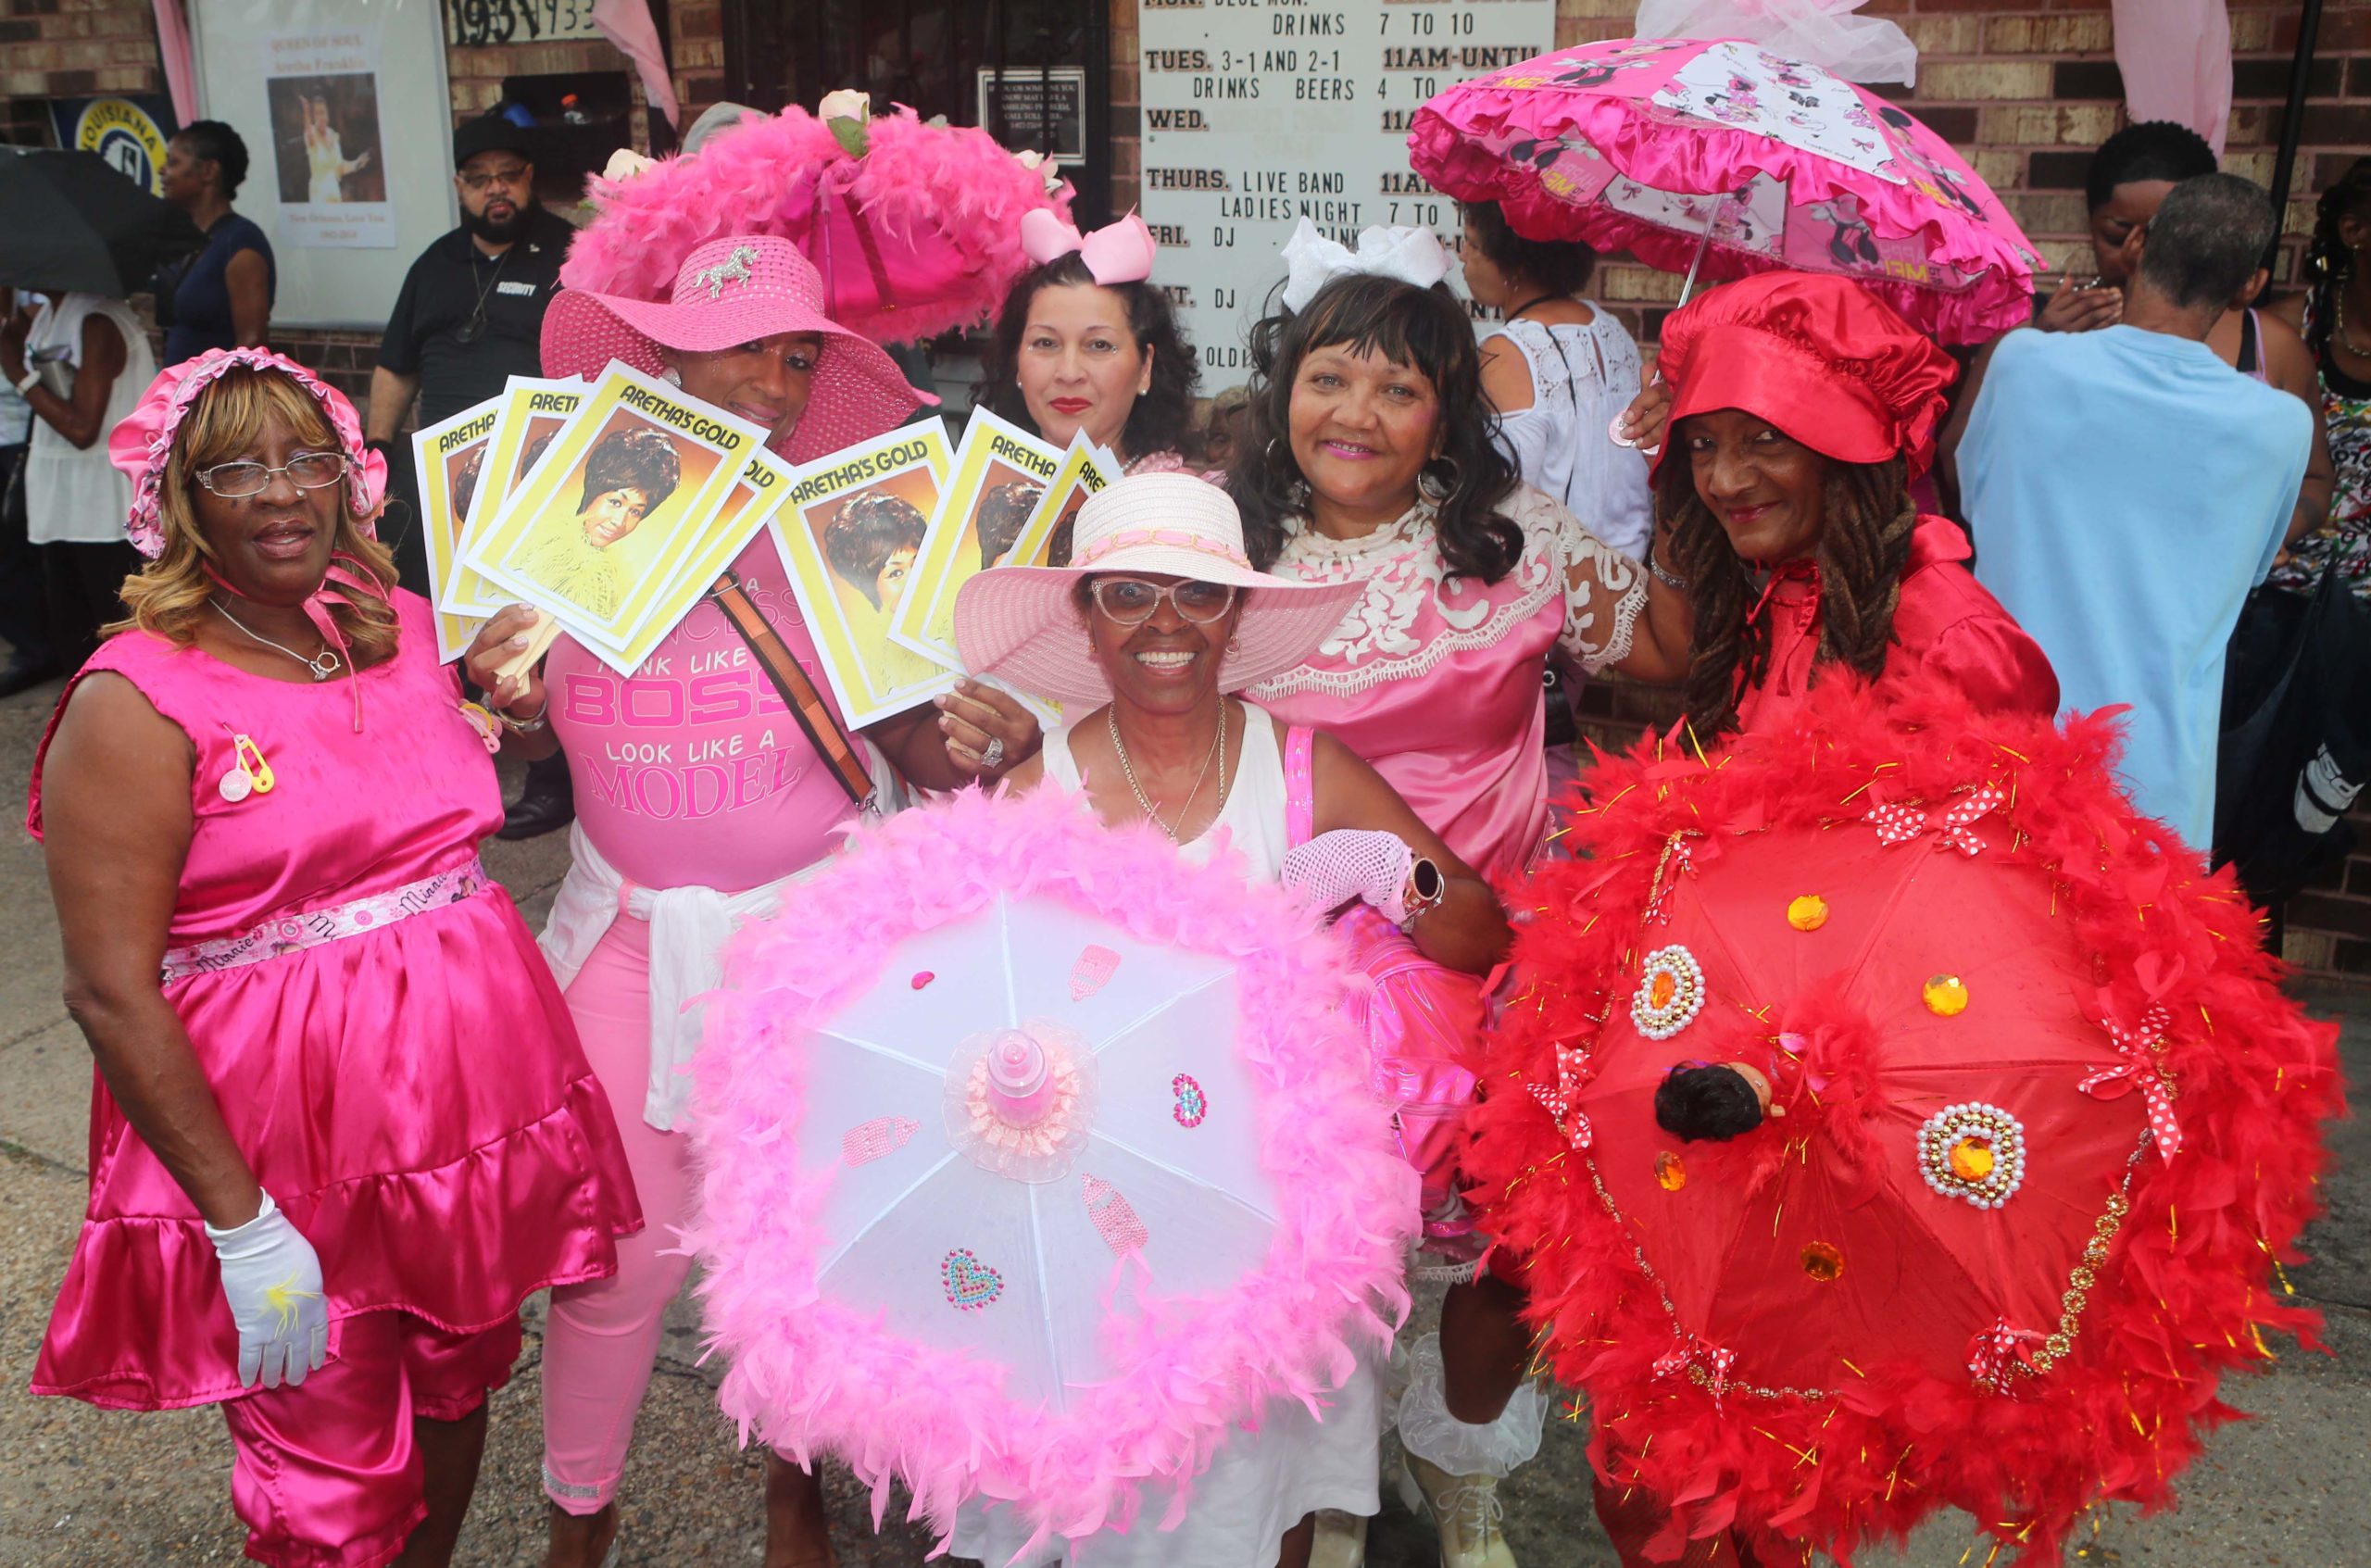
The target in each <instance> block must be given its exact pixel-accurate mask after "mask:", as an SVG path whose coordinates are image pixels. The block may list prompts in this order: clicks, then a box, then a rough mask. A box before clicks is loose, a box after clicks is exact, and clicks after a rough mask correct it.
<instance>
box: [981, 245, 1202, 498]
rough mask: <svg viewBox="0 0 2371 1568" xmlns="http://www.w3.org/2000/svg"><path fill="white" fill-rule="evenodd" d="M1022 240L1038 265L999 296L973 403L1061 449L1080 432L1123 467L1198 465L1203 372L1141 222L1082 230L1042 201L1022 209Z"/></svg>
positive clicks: (1161, 469) (1152, 469) (1158, 469)
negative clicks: (1197, 408) (1155, 269)
mask: <svg viewBox="0 0 2371 1568" xmlns="http://www.w3.org/2000/svg"><path fill="white" fill-rule="evenodd" d="M1021 245H1022V250H1024V251H1025V252H1026V253H1027V254H1028V256H1029V258H1030V260H1032V261H1034V262H1035V263H1036V265H1035V267H1032V268H1031V269H1030V270H1028V271H1026V272H1023V273H1022V275H1021V277H1020V279H1019V281H1018V282H1015V283H1014V284H1013V285H1012V290H1011V292H1010V294H1008V295H1005V301H1004V308H1003V309H1002V310H1001V311H999V312H998V313H997V330H996V337H995V339H994V340H993V342H992V343H991V344H990V345H989V347H988V354H987V358H986V360H985V363H984V364H983V365H982V367H981V375H980V381H979V384H978V385H977V386H976V387H974V388H973V390H972V399H973V401H974V402H976V403H977V404H978V405H979V406H980V407H982V408H986V409H987V410H988V411H989V412H991V413H993V414H995V415H997V417H998V418H999V419H1005V420H1011V421H1012V422H1013V423H1014V424H1017V425H1019V426H1020V427H1021V428H1022V429H1023V430H1026V431H1030V432H1032V433H1035V434H1037V435H1039V436H1042V437H1043V438H1044V439H1046V440H1047V441H1049V442H1052V443H1053V444H1054V445H1057V446H1064V445H1069V444H1070V440H1071V437H1072V436H1073V435H1075V434H1077V433H1080V432H1082V431H1084V432H1085V433H1086V438H1087V439H1088V440H1089V441H1092V442H1094V443H1095V444H1096V445H1099V446H1105V447H1108V448H1110V450H1112V451H1114V452H1117V453H1118V454H1119V455H1120V458H1121V459H1122V461H1123V462H1124V463H1125V464H1126V465H1127V469H1128V471H1129V472H1130V473H1161V472H1173V471H1175V470H1183V469H1188V468H1191V467H1193V466H1194V464H1193V459H1194V458H1198V457H1199V456H1200V451H1201V436H1200V433H1198V431H1197V430H1196V428H1195V424H1194V386H1195V383H1196V381H1197V380H1198V377H1199V373H1200V372H1199V370H1198V367H1197V365H1196V362H1195V358H1194V345H1192V344H1190V343H1188V342H1186V337H1185V334H1183V333H1182V332H1179V331H1178V330H1177V319H1176V317H1175V316H1173V314H1172V313H1171V311H1170V308H1169V296H1168V295H1166V294H1164V293H1162V292H1161V290H1160V287H1159V286H1158V285H1157V284H1155V283H1154V282H1152V281H1151V280H1152V264H1153V256H1154V253H1155V251H1156V249H1157V248H1158V247H1157V246H1156V245H1154V243H1153V237H1152V231H1151V230H1150V229H1148V228H1147V227H1146V226H1145V220H1143V219H1141V218H1139V217H1137V216H1136V215H1135V213H1133V212H1132V213H1130V214H1129V215H1128V216H1127V217H1125V218H1123V219H1121V220H1119V221H1118V222H1117V223H1111V224H1107V225H1106V226H1104V227H1103V228H1100V229H1098V230H1096V231H1095V232H1093V233H1091V234H1081V233H1080V232H1078V231H1077V230H1076V229H1074V228H1073V227H1072V226H1071V225H1070V224H1068V223H1066V222H1064V221H1063V220H1061V219H1060V218H1059V217H1057V216H1056V215H1055V214H1053V213H1052V212H1049V211H1045V210H1043V209H1040V210H1037V211H1033V212H1030V213H1028V214H1026V215H1024V216H1023V217H1022V220H1021Z"/></svg>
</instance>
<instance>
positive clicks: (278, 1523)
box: [222, 1311, 519, 1568]
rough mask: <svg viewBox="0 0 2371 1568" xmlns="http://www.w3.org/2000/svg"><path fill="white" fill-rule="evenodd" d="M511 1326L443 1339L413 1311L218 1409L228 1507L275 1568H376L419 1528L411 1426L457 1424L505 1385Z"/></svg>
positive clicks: (343, 1340) (387, 1315)
mask: <svg viewBox="0 0 2371 1568" xmlns="http://www.w3.org/2000/svg"><path fill="white" fill-rule="evenodd" d="M518 1359H519V1320H518V1319H517V1318H512V1319H511V1320H510V1321H509V1322H508V1323H503V1324H501V1325H500V1326H498V1327H496V1328H488V1329H482V1330H480V1331H479V1332H477V1333H475V1334H448V1333H446V1332H445V1330H443V1329H441V1328H438V1327H436V1326H435V1325H434V1324H433V1323H428V1322H426V1321H424V1320H422V1319H420V1318H416V1317H414V1316H412V1315H411V1314H410V1313H409V1312H401V1311H383V1312H363V1313H359V1314H358V1315H356V1316H354V1317H350V1318H347V1319H345V1321H344V1322H343V1323H340V1324H339V1325H338V1354H337V1359H336V1360H334V1361H331V1362H329V1363H328V1364H327V1365H325V1366H323V1367H321V1368H320V1370H319V1371H317V1372H314V1373H312V1374H309V1375H308V1376H307V1377H306V1379H305V1381H304V1382H303V1383H302V1384H301V1385H289V1386H282V1387H279V1388H267V1389H263V1390H261V1391H259V1392H257V1393H253V1394H245V1395H242V1396H241V1397H240V1398H238V1399H230V1400H226V1401H225V1402H224V1403H223V1406H222V1419H223V1420H224V1421H225V1422H226V1423H228V1424H229V1425H230V1428H231V1443H232V1448H233V1449H235V1450H236V1451H237V1455H238V1457H237V1459H236V1460H235V1461H233V1463H232V1470H231V1502H232V1507H233V1508H235V1509H236V1510H237V1511H238V1514H239V1518H240V1519H241V1520H242V1521H244V1522H245V1524H246V1526H247V1555H248V1556H249V1557H251V1558H253V1559H255V1560H256V1561H257V1562H269V1563H270V1564H272V1568H381V1564H383V1563H387V1562H394V1561H395V1557H396V1555H397V1554H398V1553H400V1552H401V1551H402V1550H403V1549H404V1542H405V1540H406V1539H408V1537H410V1535H411V1533H412V1531H414V1530H415V1529H417V1528H419V1526H420V1521H421V1520H422V1519H424V1518H426V1517H427V1516H428V1507H427V1504H426V1503H425V1502H423V1501H422V1500H421V1493H420V1487H421V1476H420V1454H419V1451H418V1450H417V1449H414V1447H413V1446H412V1429H411V1424H412V1423H413V1421H414V1420H422V1421H458V1420H460V1419H461V1418H462V1417H463V1416H465V1415H468V1414H469V1413H470V1411H474V1410H476V1409H477V1408H478V1407H479V1406H480V1405H482V1404H483V1403H485V1397H486V1395H487V1394H488V1393H489V1392H490V1391H492V1390H493V1389H496V1388H499V1387H501V1386H503V1385H504V1384H505V1383H507V1382H508V1381H509V1380H510V1365H511V1363H512V1362H513V1361H517V1360H518Z"/></svg>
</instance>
